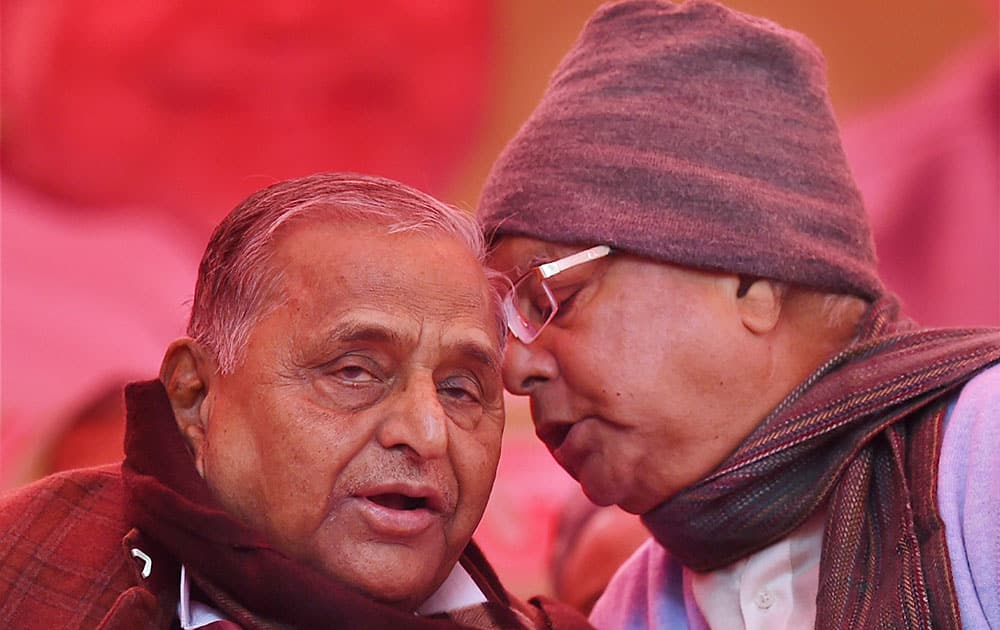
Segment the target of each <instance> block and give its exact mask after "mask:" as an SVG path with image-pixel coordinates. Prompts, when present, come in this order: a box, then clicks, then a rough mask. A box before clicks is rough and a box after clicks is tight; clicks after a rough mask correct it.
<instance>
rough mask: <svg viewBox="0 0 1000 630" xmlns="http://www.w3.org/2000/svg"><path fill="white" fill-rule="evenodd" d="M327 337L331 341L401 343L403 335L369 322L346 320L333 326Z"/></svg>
mask: <svg viewBox="0 0 1000 630" xmlns="http://www.w3.org/2000/svg"><path fill="white" fill-rule="evenodd" d="M328 337H329V338H330V339H331V340H333V341H339V342H345V341H346V342H351V341H372V342H383V343H385V342H389V343H401V342H403V341H404V339H403V337H402V336H401V335H400V334H399V333H398V332H397V331H395V330H392V329H391V328H387V327H386V326H380V325H379V324H373V323H371V322H357V321H346V322H341V323H340V324H338V325H336V326H334V327H333V329H331V330H330V332H329V334H328Z"/></svg>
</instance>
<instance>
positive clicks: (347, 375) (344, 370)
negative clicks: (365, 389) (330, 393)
mask: <svg viewBox="0 0 1000 630" xmlns="http://www.w3.org/2000/svg"><path fill="white" fill-rule="evenodd" d="M330 375H331V376H333V377H335V378H337V379H339V380H341V381H343V382H345V383H350V384H351V385H364V384H367V383H374V382H376V381H377V380H378V378H377V377H376V376H375V375H374V374H373V373H372V372H371V370H369V369H368V368H367V367H365V366H362V365H358V364H356V363H347V364H341V365H335V366H333V368H332V369H331V370H330Z"/></svg>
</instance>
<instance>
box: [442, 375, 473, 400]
mask: <svg viewBox="0 0 1000 630" xmlns="http://www.w3.org/2000/svg"><path fill="white" fill-rule="evenodd" d="M438 392H439V393H440V394H441V395H442V396H444V397H445V398H448V399H449V400H455V401H459V402H474V403H478V402H479V401H480V400H481V399H482V396H483V394H482V391H481V389H480V387H479V384H478V383H476V382H475V381H474V380H473V379H471V378H469V377H465V376H463V377H456V378H450V379H448V380H446V381H443V382H442V383H441V384H439V385H438Z"/></svg>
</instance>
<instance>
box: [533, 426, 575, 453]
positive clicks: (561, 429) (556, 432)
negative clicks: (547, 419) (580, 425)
mask: <svg viewBox="0 0 1000 630" xmlns="http://www.w3.org/2000/svg"><path fill="white" fill-rule="evenodd" d="M572 428H573V424H572V423H569V422H566V423H553V424H547V425H545V426H543V427H540V428H538V430H537V431H535V434H536V435H537V436H538V438H539V439H540V440H541V441H542V442H543V443H544V444H545V446H547V447H548V449H549V451H550V452H552V451H554V450H556V449H557V448H559V447H560V446H562V443H563V442H565V441H566V436H567V435H569V430H570V429H572Z"/></svg>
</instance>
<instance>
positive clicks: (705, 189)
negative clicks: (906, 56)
mask: <svg viewBox="0 0 1000 630" xmlns="http://www.w3.org/2000/svg"><path fill="white" fill-rule="evenodd" d="M825 86H826V79H825V62H824V60H823V57H822V54H821V53H820V52H819V50H818V49H817V48H816V47H815V46H814V45H813V44H812V43H811V42H810V41H809V40H807V39H806V38H805V37H804V36H802V35H801V34H799V33H795V32H792V31H788V30H785V29H783V28H781V27H779V26H777V25H775V24H773V23H771V22H768V21H766V20H762V19H759V18H755V17H751V16H747V15H743V14H741V13H738V12H736V11H733V10H731V9H728V8H726V7H723V6H720V5H718V4H715V3H713V2H707V1H704V0H691V1H689V2H687V3H685V4H683V5H675V4H672V3H671V2H667V1H662V2H660V1H656V0H628V1H626V2H621V3H615V4H608V5H604V6H602V7H601V8H600V9H598V11H597V13H596V14H595V15H594V16H593V17H592V18H591V19H590V21H589V22H587V24H586V26H585V27H584V29H583V32H582V33H581V34H580V38H579V39H578V40H577V42H576V44H575V45H574V46H573V48H572V49H571V50H570V51H569V54H567V55H566V57H565V58H564V59H563V61H562V63H561V64H560V65H559V67H558V68H557V69H556V72H555V74H554V75H553V77H552V79H551V81H550V83H549V86H548V88H547V90H546V92H545V94H544V95H543V97H542V100H541V102H540V103H539V105H538V107H537V108H536V109H535V111H534V113H532V115H531V117H530V118H528V120H527V121H526V122H525V124H524V126H523V127H522V128H521V130H520V131H519V132H518V134H517V135H516V136H515V137H514V139H513V140H512V141H511V142H510V144H508V146H507V148H506V149H505V150H504V151H503V153H502V154H501V155H500V158H499V159H498V160H497V162H496V164H495V165H494V166H493V170H492V172H491V173H490V176H489V178H488V179H487V182H486V186H485V188H484V190H483V193H482V197H481V199H480V204H479V215H480V220H481V221H482V222H483V225H484V229H485V230H486V233H487V235H488V236H490V237H491V240H493V241H495V240H497V239H499V238H501V237H503V236H512V235H523V236H530V237H533V238H537V239H540V240H544V241H551V242H557V243H565V244H579V245H588V244H594V243H604V244H607V245H611V246H612V247H614V248H616V249H621V250H624V251H627V252H631V253H633V254H637V255H640V256H644V257H648V258H652V259H655V260H660V261H664V262H669V263H674V264H679V265H684V266H689V267H698V268H705V269H715V270H721V271H727V272H735V273H740V274H746V275H752V276H761V277H766V278H773V279H776V280H782V281H785V282H790V283H795V284H800V285H804V286H808V287H813V288H817V289H823V290H827V291H832V292H837V293H851V294H855V295H859V296H862V297H865V298H868V299H873V298H875V297H876V296H878V295H880V294H881V293H882V292H883V288H882V284H881V281H880V280H879V278H878V275H877V271H876V266H875V251H874V246H873V244H872V239H871V233H870V231H869V228H868V223H867V218H866V215H865V209H864V205H863V203H862V200H861V195H860V193H859V192H858V189H857V187H856V185H855V183H854V179H853V177H852V176H851V172H850V170H849V168H848V166H847V160H846V159H845V157H844V152H843V149H842V148H841V144H840V135H839V132H838V129H837V124H836V122H835V120H834V117H833V111H832V108H831V107H830V103H829V98H828V96H827V93H826V87H825Z"/></svg>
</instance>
